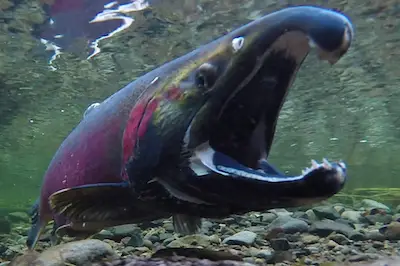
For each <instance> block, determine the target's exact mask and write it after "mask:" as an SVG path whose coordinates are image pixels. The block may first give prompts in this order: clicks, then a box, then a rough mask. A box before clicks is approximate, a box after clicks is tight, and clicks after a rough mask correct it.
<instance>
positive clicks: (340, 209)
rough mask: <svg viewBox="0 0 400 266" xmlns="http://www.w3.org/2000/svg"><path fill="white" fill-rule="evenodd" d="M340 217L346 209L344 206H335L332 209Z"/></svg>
mask: <svg viewBox="0 0 400 266" xmlns="http://www.w3.org/2000/svg"><path fill="white" fill-rule="evenodd" d="M333 208H334V209H335V210H336V211H337V212H338V213H339V214H340V215H342V214H343V212H344V211H345V210H346V208H345V207H344V206H341V205H335V206H334V207H333Z"/></svg>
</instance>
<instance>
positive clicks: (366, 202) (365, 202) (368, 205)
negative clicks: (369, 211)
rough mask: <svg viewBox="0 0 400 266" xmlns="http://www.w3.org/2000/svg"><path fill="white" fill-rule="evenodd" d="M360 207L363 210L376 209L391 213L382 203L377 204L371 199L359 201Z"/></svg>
mask: <svg viewBox="0 0 400 266" xmlns="http://www.w3.org/2000/svg"><path fill="white" fill-rule="evenodd" d="M361 205H362V206H363V207H365V208H378V209H383V210H386V211H387V212H388V213H391V212H392V211H391V209H390V208H389V207H388V206H386V205H385V204H383V203H380V202H377V201H375V200H371V199H364V200H362V201H361Z"/></svg>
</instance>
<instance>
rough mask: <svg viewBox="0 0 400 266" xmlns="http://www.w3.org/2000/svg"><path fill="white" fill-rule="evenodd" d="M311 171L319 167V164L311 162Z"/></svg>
mask: <svg viewBox="0 0 400 266" xmlns="http://www.w3.org/2000/svg"><path fill="white" fill-rule="evenodd" d="M311 165H312V169H316V168H318V167H319V164H318V163H317V161H315V160H311Z"/></svg>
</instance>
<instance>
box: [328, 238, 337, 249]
mask: <svg viewBox="0 0 400 266" xmlns="http://www.w3.org/2000/svg"><path fill="white" fill-rule="evenodd" d="M338 245H339V244H338V243H336V242H335V241H333V240H329V241H328V243H326V246H327V247H328V248H329V249H334V248H336V247H337V246H338Z"/></svg>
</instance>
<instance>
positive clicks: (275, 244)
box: [270, 238, 290, 251]
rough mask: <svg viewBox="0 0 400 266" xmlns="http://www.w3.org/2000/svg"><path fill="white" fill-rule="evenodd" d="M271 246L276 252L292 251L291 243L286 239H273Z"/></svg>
mask: <svg viewBox="0 0 400 266" xmlns="http://www.w3.org/2000/svg"><path fill="white" fill-rule="evenodd" d="M270 244H271V247H272V248H273V249H274V250H276V251H285V250H289V249H290V244H289V241H288V240H287V239H286V238H275V239H271V240H270Z"/></svg>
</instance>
